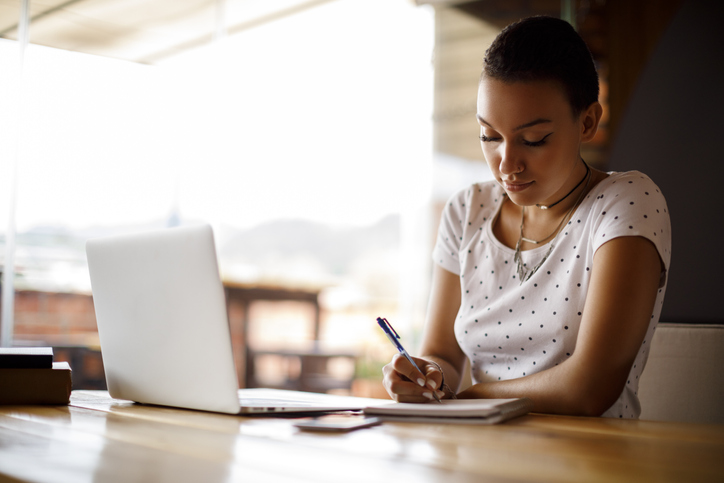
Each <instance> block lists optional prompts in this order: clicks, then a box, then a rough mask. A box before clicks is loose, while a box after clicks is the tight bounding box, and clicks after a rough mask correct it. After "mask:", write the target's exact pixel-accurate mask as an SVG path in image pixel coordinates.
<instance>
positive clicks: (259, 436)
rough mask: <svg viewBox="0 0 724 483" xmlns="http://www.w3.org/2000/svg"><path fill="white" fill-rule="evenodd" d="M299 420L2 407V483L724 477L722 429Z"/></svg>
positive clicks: (96, 404) (544, 421) (102, 397)
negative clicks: (325, 426)
mask: <svg viewBox="0 0 724 483" xmlns="http://www.w3.org/2000/svg"><path fill="white" fill-rule="evenodd" d="M293 422H294V420H291V419H272V418H243V417H237V416H226V415H220V414H212V413H204V412H196V411H186V410H179V409H169V408H161V407H151V406H142V405H137V404H133V403H131V402H128V401H120V400H114V399H111V398H110V397H109V396H108V394H107V393H105V392H102V391H74V392H73V396H72V398H71V404H70V406H67V407H66V406H46V407H43V406H0V481H17V480H20V481H33V482H46V481H58V482H72V483H79V482H90V481H94V482H105V481H113V482H115V481H118V482H139V481H142V482H146V481H148V482H186V481H194V482H196V481H198V482H225V481H244V482H253V483H256V482H266V481H272V482H298V481H302V482H314V483H319V482H334V483H338V482H375V483H376V482H388V481H389V482H398V481H409V482H430V481H434V482H438V481H439V482H443V481H444V482H446V483H447V482H467V481H476V482H479V481H505V482H515V481H524V482H538V481H546V482H565V481H570V482H583V481H593V482H596V481H601V482H611V481H616V482H620V481H636V482H641V481H656V482H662V481H676V482H679V481H687V482H689V481H696V482H701V481H718V482H722V481H724V426H721V425H693V424H673V423H660V422H647V421H625V420H611V419H601V418H577V417H563V416H549V415H539V414H534V415H528V416H524V417H522V418H518V419H515V420H512V421H509V422H507V423H505V424H501V425H497V426H464V425H440V424H416V423H384V424H383V425H381V426H376V427H373V428H368V429H362V430H357V431H354V432H351V433H346V434H324V433H309V432H302V431H299V430H297V429H296V428H294V427H293V426H292V424H293Z"/></svg>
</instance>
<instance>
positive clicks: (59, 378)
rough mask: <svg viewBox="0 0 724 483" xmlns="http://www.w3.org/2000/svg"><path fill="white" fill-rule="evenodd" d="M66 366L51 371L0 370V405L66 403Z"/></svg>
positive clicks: (69, 385)
mask: <svg viewBox="0 0 724 483" xmlns="http://www.w3.org/2000/svg"><path fill="white" fill-rule="evenodd" d="M72 385H73V384H72V379H71V370H70V367H69V366H68V365H67V364H61V365H58V364H57V363H56V364H54V368H53V369H0V404H5V405H7V404H68V402H69V401H70V391H71V389H72Z"/></svg>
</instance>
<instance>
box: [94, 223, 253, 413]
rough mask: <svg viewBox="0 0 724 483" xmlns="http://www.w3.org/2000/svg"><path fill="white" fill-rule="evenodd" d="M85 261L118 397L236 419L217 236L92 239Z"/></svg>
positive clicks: (202, 230) (168, 233)
mask: <svg viewBox="0 0 724 483" xmlns="http://www.w3.org/2000/svg"><path fill="white" fill-rule="evenodd" d="M86 252H87V255H88V267H89V270H90V278H91V286H92V290H93V302H94V304H95V311H96V319H97V323H98V334H99V337H100V343H101V350H102V354H103V365H104V368H105V372H106V381H107V384H108V390H109V392H110V395H111V396H112V397H115V398H120V399H128V400H131V401H137V402H142V403H149V404H160V405H165V406H176V407H183V408H190V409H200V410H206V411H217V412H225V413H238V412H239V398H238V394H237V389H238V379H237V375H236V370H235V367H234V360H233V355H232V350H231V340H230V335H229V327H228V320H227V314H226V303H225V299H224V289H223V286H222V284H221V280H220V277H219V270H218V265H217V261H216V251H215V247H214V237H213V232H212V230H211V227H209V226H206V225H204V226H193V227H181V228H169V229H164V230H157V231H152V232H146V233H141V234H135V235H124V236H115V237H109V238H101V239H94V240H90V241H88V243H87V245H86Z"/></svg>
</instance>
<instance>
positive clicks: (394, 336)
mask: <svg viewBox="0 0 724 483" xmlns="http://www.w3.org/2000/svg"><path fill="white" fill-rule="evenodd" d="M377 323H378V324H379V325H380V327H381V328H382V330H384V331H385V335H387V338H388V339H390V342H392V345H394V346H395V347H396V348H397V350H398V351H400V354H402V355H403V356H405V357H406V358H407V360H408V361H410V364H412V365H413V366H414V367H415V369H417V370H418V371H419V372H420V374H423V375H424V372H422V370H421V369H420V368H419V367H417V364H415V361H413V360H412V357H410V354H408V353H407V351H406V350H405V348H404V347H402V344H400V341H399V340H398V339H399V338H400V336H399V334H398V333H397V332H396V331H395V329H393V328H392V325H390V323H389V322H388V321H387V319H383V318H382V317H377ZM432 397H434V398H435V401H437V402H441V401H440V398H439V397H437V394H435V391H434V390H433V391H432Z"/></svg>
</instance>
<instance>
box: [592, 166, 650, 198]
mask: <svg viewBox="0 0 724 483" xmlns="http://www.w3.org/2000/svg"><path fill="white" fill-rule="evenodd" d="M607 174H608V176H607V177H606V178H605V179H604V180H603V181H601V183H599V185H598V187H597V188H598V189H597V191H599V192H626V193H632V194H633V193H638V192H640V193H641V194H643V195H644V196H650V195H651V194H652V192H653V193H656V194H661V190H660V189H659V187H658V186H657V185H656V183H654V181H653V180H652V179H651V178H650V177H649V176H647V175H646V174H644V173H642V172H641V171H611V172H608V173H607Z"/></svg>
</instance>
